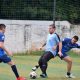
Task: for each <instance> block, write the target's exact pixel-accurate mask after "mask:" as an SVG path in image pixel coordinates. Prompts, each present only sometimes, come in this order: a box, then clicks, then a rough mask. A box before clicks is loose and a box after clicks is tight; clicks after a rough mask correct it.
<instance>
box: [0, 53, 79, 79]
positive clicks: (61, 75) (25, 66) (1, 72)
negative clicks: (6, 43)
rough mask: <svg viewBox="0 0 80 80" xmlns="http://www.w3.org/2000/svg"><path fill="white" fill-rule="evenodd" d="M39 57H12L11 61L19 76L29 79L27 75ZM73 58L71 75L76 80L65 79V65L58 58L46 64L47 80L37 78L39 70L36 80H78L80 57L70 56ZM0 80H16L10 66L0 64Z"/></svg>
mask: <svg viewBox="0 0 80 80" xmlns="http://www.w3.org/2000/svg"><path fill="white" fill-rule="evenodd" d="M39 57H40V56H34V55H24V56H14V57H13V60H14V62H15V63H16V65H17V68H18V71H19V73H20V75H21V76H25V77H27V79H28V80H31V79H30V78H29V73H30V72H31V71H32V70H31V68H32V67H33V66H34V65H35V64H37V61H38V59H39ZM71 57H72V58H73V68H72V73H74V74H75V76H76V79H67V78H65V74H66V63H65V62H64V61H61V60H60V59H59V58H58V57H56V58H55V59H52V60H51V61H50V62H49V64H48V70H47V73H48V77H49V78H47V79H42V78H40V77H39V74H40V73H41V71H40V69H38V70H37V71H36V73H37V74H38V77H39V78H37V79H36V80H80V56H77V55H74V54H73V55H71ZM0 80H16V78H15V76H14V74H13V72H12V71H11V68H10V66H8V65H7V64H4V63H1V64H0Z"/></svg>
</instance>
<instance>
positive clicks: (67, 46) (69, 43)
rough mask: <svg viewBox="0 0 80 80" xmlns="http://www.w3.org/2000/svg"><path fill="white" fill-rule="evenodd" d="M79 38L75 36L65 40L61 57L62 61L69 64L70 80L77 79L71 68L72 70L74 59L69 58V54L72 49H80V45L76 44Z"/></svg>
mask: <svg viewBox="0 0 80 80" xmlns="http://www.w3.org/2000/svg"><path fill="white" fill-rule="evenodd" d="M78 39H79V38H78V36H73V38H72V39H71V38H65V39H64V40H63V41H62V56H61V57H60V58H61V59H62V60H64V61H65V62H67V75H66V77H68V78H75V76H73V75H72V74H71V68H72V59H71V58H70V57H69V56H68V54H67V52H68V51H70V50H71V49H72V48H80V45H79V44H77V43H76V42H77V41H78Z"/></svg>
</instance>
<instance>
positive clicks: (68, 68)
mask: <svg viewBox="0 0 80 80" xmlns="http://www.w3.org/2000/svg"><path fill="white" fill-rule="evenodd" d="M63 60H64V61H65V62H67V72H68V73H69V74H70V72H71V68H72V59H71V58H70V57H69V56H67V57H65V58H63Z"/></svg>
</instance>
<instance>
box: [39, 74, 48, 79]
mask: <svg viewBox="0 0 80 80" xmlns="http://www.w3.org/2000/svg"><path fill="white" fill-rule="evenodd" d="M40 77H42V78H47V77H48V76H47V74H40Z"/></svg>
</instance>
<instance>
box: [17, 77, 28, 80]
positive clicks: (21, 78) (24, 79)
mask: <svg viewBox="0 0 80 80" xmlns="http://www.w3.org/2000/svg"><path fill="white" fill-rule="evenodd" d="M16 80H27V79H26V78H24V77H18V78H17V79H16Z"/></svg>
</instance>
